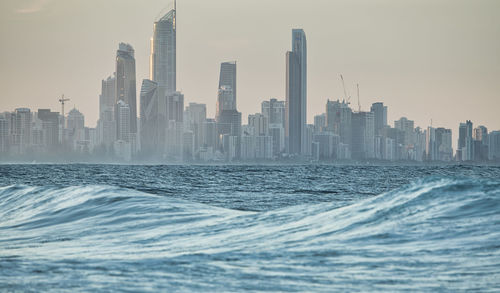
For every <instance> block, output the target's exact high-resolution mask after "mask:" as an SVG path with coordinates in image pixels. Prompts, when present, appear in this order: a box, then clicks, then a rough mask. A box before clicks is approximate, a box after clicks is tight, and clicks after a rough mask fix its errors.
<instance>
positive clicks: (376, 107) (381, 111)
mask: <svg viewBox="0 0 500 293" xmlns="http://www.w3.org/2000/svg"><path fill="white" fill-rule="evenodd" d="M370 111H371V112H373V116H374V119H375V135H380V133H381V131H382V129H384V127H386V126H387V106H384V103H381V102H378V103H373V104H372V107H371V109H370Z"/></svg>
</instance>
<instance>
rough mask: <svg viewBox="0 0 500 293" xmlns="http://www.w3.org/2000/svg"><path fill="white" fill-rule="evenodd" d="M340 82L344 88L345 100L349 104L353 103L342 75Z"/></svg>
mask: <svg viewBox="0 0 500 293" xmlns="http://www.w3.org/2000/svg"><path fill="white" fill-rule="evenodd" d="M340 80H341V81H342V87H343V88H344V99H345V101H346V102H347V103H349V102H350V101H351V97H350V96H348V95H347V90H346V87H345V82H344V76H343V75H342V74H341V75H340Z"/></svg>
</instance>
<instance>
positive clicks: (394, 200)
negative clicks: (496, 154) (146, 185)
mask: <svg viewBox="0 0 500 293" xmlns="http://www.w3.org/2000/svg"><path fill="white" fill-rule="evenodd" d="M499 211H500V181H495V180H471V179H446V178H430V179H427V180H420V181H416V182H414V183H412V184H410V185H407V186H405V187H403V188H399V189H396V190H393V191H391V192H387V193H384V194H381V195H379V196H375V197H372V198H368V199H365V200H361V201H358V202H357V203H354V204H350V205H346V206H341V207H339V205H338V203H333V202H332V203H326V204H325V203H323V204H306V205H299V206H293V207H288V208H283V209H278V210H272V211H268V212H245V211H236V210H230V209H223V208H217V207H213V206H209V205H204V204H199V203H193V202H188V201H184V200H179V199H175V198H168V197H164V196H161V195H152V194H147V193H143V192H139V191H135V190H129V189H123V188H117V187H110V186H74V187H68V188H57V187H30V186H21V185H14V186H8V187H3V188H0V219H2V220H1V221H0V283H1V284H5V285H4V289H8V290H16V289H26V284H32V285H33V286H34V287H33V288H36V289H39V290H44V289H53V288H58V289H68V288H75V287H77V288H78V287H82V288H89V289H92V288H95V289H99V290H116V289H123V288H128V289H130V290H133V291H134V290H139V291H143V290H146V291H147V290H150V291H157V290H161V289H172V288H177V289H178V290H180V291H242V290H257V291H259V290H264V291H331V290H345V289H346V288H349V291H385V290H397V291H402V290H408V289H415V288H419V290H421V291H437V290H443V289H446V290H452V291H457V290H458V291H460V290H480V291H490V290H492V291H495V290H497V289H500V282H499V281H498V280H500V245H499V244H498V239H500V229H499V223H500V213H499ZM19 278H22V279H23V282H22V283H20V282H18V281H16V280H19ZM148 288H149V289H148Z"/></svg>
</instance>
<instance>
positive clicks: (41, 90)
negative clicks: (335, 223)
mask: <svg viewBox="0 0 500 293" xmlns="http://www.w3.org/2000/svg"><path fill="white" fill-rule="evenodd" d="M90 2H91V1H90ZM112 2H113V1H110V2H107V3H103V4H101V3H100V6H102V9H103V11H101V13H97V14H96V15H95V16H93V18H95V19H93V21H95V24H94V23H92V24H89V25H88V28H86V31H82V30H81V29H79V30H76V32H74V33H72V36H71V38H69V39H67V40H66V41H65V42H66V43H64V45H65V46H64V47H65V48H68V51H70V50H69V49H71V48H73V47H75V46H76V47H78V46H81V43H82V42H83V41H88V40H89V38H91V39H92V38H94V39H95V40H102V38H106V41H103V42H97V44H98V45H96V42H93V43H92V44H93V46H95V48H90V50H87V51H85V52H84V51H75V52H72V53H71V54H70V55H68V54H67V53H66V52H62V53H61V54H60V55H58V57H59V58H58V62H55V63H54V60H55V59H53V58H52V59H51V58H50V57H51V56H52V54H56V53H57V51H58V48H56V47H53V46H55V45H57V44H60V43H59V41H57V42H50V40H53V38H55V37H60V36H61V33H64V32H65V31H66V30H67V29H68V28H71V27H72V26H73V25H72V24H71V23H69V22H68V23H67V24H66V26H68V28H67V29H65V28H61V29H58V28H56V27H53V26H52V25H51V24H52V23H54V24H56V23H57V24H58V21H59V20H57V19H53V18H50V17H49V16H51V15H52V16H54V15H58V14H60V13H63V12H65V9H69V8H68V7H66V6H65V5H63V4H62V3H60V2H59V1H48V2H47V3H46V4H45V5H42V6H40V7H39V9H38V10H37V9H31V10H29V9H28V10H29V11H28V10H26V9H24V10H23V7H24V6H29V5H30V3H29V1H24V2H23V1H16V2H15V3H14V2H12V3H9V2H7V3H2V5H5V6H4V7H5V9H2V11H3V12H2V14H5V17H2V18H3V19H4V21H5V25H4V26H2V27H3V28H4V30H2V37H4V39H6V40H7V42H6V44H7V45H6V47H4V48H3V49H2V50H5V53H7V54H2V55H3V56H4V57H2V58H4V59H3V61H4V64H5V65H6V66H2V68H3V69H4V71H3V72H2V77H4V78H2V79H3V80H4V81H5V82H6V86H5V95H6V96H7V98H3V99H1V102H0V109H2V110H3V111H12V110H14V108H17V107H24V106H26V105H30V106H31V105H33V108H51V109H53V110H54V109H59V105H58V103H57V98H58V97H59V96H60V94H61V93H65V94H66V95H67V96H69V97H70V98H71V101H70V102H69V103H68V104H67V109H71V108H73V105H76V107H77V108H78V109H79V110H80V111H82V113H84V114H85V116H86V117H87V121H89V125H90V126H95V123H96V122H95V121H97V118H98V115H99V113H98V111H96V110H95V109H97V101H96V99H95V98H94V97H96V96H98V94H99V86H100V81H101V79H105V77H106V76H109V74H110V72H111V70H112V69H111V68H113V67H114V66H113V64H112V63H111V62H112V61H110V58H109V56H113V55H114V54H115V52H116V46H117V44H118V43H120V42H127V43H130V44H131V45H132V46H134V48H135V49H136V58H137V83H138V85H137V88H138V89H139V88H140V83H141V81H142V79H144V78H147V77H148V72H149V66H148V65H149V64H148V63H149V53H150V46H149V45H150V44H149V38H150V37H151V22H152V21H153V20H156V19H157V17H158V11H159V10H160V9H161V7H162V5H164V2H163V1H158V2H152V3H151V5H148V7H143V8H141V10H140V11H145V13H144V14H142V13H140V14H139V17H134V18H130V19H129V20H127V22H126V23H122V24H121V25H118V24H117V25H110V23H109V19H113V18H116V17H122V16H123V17H124V16H127V15H130V13H131V11H130V10H131V9H132V8H134V7H136V6H137V5H138V4H134V3H133V2H129V1H124V2H120V3H123V4H122V5H121V6H120V5H119V6H117V8H116V9H115V10H112V11H111V10H110V9H109V8H110V6H111V4H112ZM160 2H161V3H160ZM226 2H227V1H219V2H214V3H212V4H211V5H207V4H205V3H204V2H199V3H198V2H196V3H195V2H194V1H182V2H180V3H178V6H179V7H180V10H179V19H180V24H182V25H181V26H180V29H179V30H180V32H181V33H180V34H179V38H178V48H177V50H178V51H179V52H181V53H180V54H178V55H179V58H178V62H177V63H178V68H179V70H178V72H179V73H178V75H177V77H178V79H179V82H178V84H179V85H178V89H179V90H182V92H183V93H184V94H185V96H186V101H189V102H197V103H205V104H207V115H208V116H210V117H213V116H214V113H215V102H214V97H216V95H217V88H216V86H214V84H216V81H217V75H218V72H217V71H218V69H219V68H218V67H219V64H220V62H223V61H225V60H237V62H238V64H239V74H238V83H239V90H238V96H239V98H238V101H239V102H238V103H239V104H238V105H239V109H240V111H242V112H243V117H246V116H247V115H248V114H252V113H255V112H257V111H258V107H259V103H260V102H261V101H264V100H268V99H270V98H277V99H279V100H282V99H284V98H285V69H284V66H283V65H284V63H285V61H284V58H283V54H284V53H283V52H284V51H286V50H289V49H290V48H289V40H287V39H288V38H287V37H288V35H289V30H290V29H292V28H293V27H302V28H303V29H304V30H305V31H306V32H307V35H308V41H309V42H308V47H309V48H308V49H309V53H310V54H309V60H308V63H309V65H310V66H309V71H308V74H309V79H308V112H307V116H308V123H312V122H313V121H312V119H313V117H314V115H316V114H317V113H320V110H321V109H323V107H324V105H323V104H324V100H326V99H331V100H336V99H339V98H342V96H343V90H342V86H341V84H340V81H339V80H338V74H344V76H345V78H346V84H347V86H348V90H349V92H350V94H351V96H355V95H354V92H355V88H354V85H355V84H356V83H359V84H360V87H361V104H362V106H363V107H362V108H363V110H365V111H366V110H369V106H370V105H371V103H373V102H377V101H383V102H384V103H385V104H386V105H388V106H389V107H390V109H391V110H390V111H389V113H388V121H389V123H391V124H392V121H395V120H398V119H399V118H400V117H408V118H409V119H413V120H415V124H416V125H419V126H421V127H426V125H429V124H430V121H431V119H432V120H433V122H434V124H435V125H442V126H445V127H447V128H451V129H453V133H454V138H453V140H454V141H456V139H457V137H456V133H458V127H457V126H456V125H457V123H456V122H457V121H461V120H464V119H471V120H473V121H476V123H478V124H484V125H489V126H490V127H492V128H500V121H499V120H500V118H498V115H496V113H495V110H494V109H495V108H498V107H496V105H497V104H498V103H500V102H499V100H500V99H498V98H497V97H498V92H500V89H499V87H500V86H499V85H498V82H495V81H497V80H498V77H499V76H500V72H498V71H499V70H498V68H500V66H498V64H499V62H500V60H499V58H498V54H497V53H496V52H498V48H500V44H499V41H498V40H497V38H494V37H491V36H493V35H495V33H496V32H498V30H499V27H500V25H498V22H499V21H498V20H497V19H495V18H494V17H493V16H494V15H493V14H492V12H493V11H494V10H495V9H494V8H495V7H497V6H498V4H497V3H496V2H491V1H481V2H479V4H475V5H472V4H468V3H467V2H460V1H453V5H452V6H450V5H451V4H450V3H451V2H449V3H448V5H446V4H447V2H446V1H444V2H442V3H441V4H432V3H431V2H428V1H423V2H422V1H420V2H419V3H416V2H410V3H408V5H409V6H408V5H406V6H405V7H400V6H398V5H397V4H396V2H393V1H384V2H380V3H379V4H383V5H381V6H382V7H383V8H385V9H386V10H388V11H392V12H400V15H405V16H408V17H409V19H408V21H407V22H404V23H403V27H404V28H405V29H407V30H408V32H412V33H413V39H412V40H410V39H409V37H408V36H407V35H404V34H401V31H400V29H398V28H397V27H394V26H392V24H393V22H395V21H396V20H398V19H399V17H400V16H399V17H396V16H391V15H389V18H388V19H386V20H381V18H380V16H382V15H383V13H382V11H381V8H380V7H378V8H377V7H373V8H374V9H373V11H372V12H373V13H372V14H370V15H366V13H367V11H366V10H367V8H370V7H372V6H376V5H374V4H366V3H364V5H362V6H361V8H362V9H359V10H360V11H359V14H360V16H359V17H358V18H355V20H356V21H352V23H351V22H345V23H344V24H343V25H342V26H338V25H335V24H338V23H335V22H333V23H332V20H331V19H332V18H334V17H331V16H327V15H326V14H327V13H325V12H326V11H328V12H329V13H330V14H332V15H333V16H335V15H336V13H339V12H338V10H343V11H350V10H351V9H353V8H354V7H353V5H350V4H349V3H346V2H345V1H335V2H330V1H328V2H325V1H316V2H315V5H310V6H303V5H299V4H298V3H297V2H295V1H288V2H287V3H288V4H289V5H288V6H284V5H281V4H283V2H281V1H269V3H267V2H266V3H265V4H264V3H263V2H262V1H261V2H259V1H256V2H252V3H248V2H238V1H236V2H238V3H232V2H227V3H226ZM154 3H157V4H158V5H157V6H155V5H153V4H154ZM162 3H163V4H162ZM195 4H196V5H195ZM362 4H363V2H362ZM23 5H24V6H23ZM76 5H77V6H78V7H79V6H83V7H79V8H81V9H80V10H70V11H67V12H68V15H64V17H63V19H65V17H67V16H68V17H69V16H72V17H75V18H76V19H75V20H78V19H80V18H82V17H83V16H84V15H83V14H84V12H85V11H87V10H86V9H90V7H89V5H85V4H82V3H77V4H76ZM259 5H260V6H259ZM21 6H23V7H21ZM195 6H197V7H199V8H203V9H205V8H206V9H208V10H206V11H205V12H207V13H204V14H211V13H213V14H212V16H213V17H217V15H219V14H218V13H222V12H220V11H217V9H220V8H221V7H222V6H224V7H226V8H225V9H226V10H225V11H232V12H233V14H234V15H238V13H242V9H243V8H244V9H247V10H248V9H249V10H250V11H255V10H256V9H257V8H258V7H265V8H266V9H265V10H258V11H255V13H261V14H257V15H259V16H261V17H259V24H258V26H257V27H261V26H266V27H267V29H266V30H264V31H263V30H259V34H260V36H259V39H261V40H259V39H256V33H255V32H254V31H251V30H250V29H249V28H248V27H247V26H248V20H249V18H248V17H249V15H247V14H245V17H244V18H242V19H241V20H239V21H230V20H231V19H232V18H231V17H229V19H227V23H226V22H225V21H224V18H220V19H222V20H218V23H215V22H214V21H213V20H209V21H208V22H206V21H207V19H206V18H205V16H203V15H204V14H203V15H201V16H200V15H198V13H197V12H196V11H194V10H193V9H194V7H195ZM24 8H25V7H24ZM35 8H36V7H35ZM278 8H280V9H282V11H283V12H287V13H288V14H287V13H285V14H286V15H287V17H281V16H280V17H276V18H275V19H272V18H271V17H270V14H272V13H273V12H276V11H277V10H276V9H278ZM299 8H300V9H299ZM334 8H335V9H334ZM356 8H357V6H356ZM427 8H432V9H433V11H435V13H434V14H431V15H426V17H427V18H426V22H425V23H423V22H422V21H421V20H420V19H419V16H421V15H423V13H424V11H426V10H425V9H427ZM398 9H399V10H402V11H399V10H398ZM411 9H413V10H414V12H411V13H410V12H409V10H411ZM444 9H448V10H450V13H447V14H446V17H444V18H443V17H437V16H438V15H439V14H440V13H444ZM320 10H325V12H322V11H320ZM104 12H106V13H107V14H106V17H105V19H108V20H106V22H105V24H104V25H103V23H102V21H103V15H102V14H104ZM208 12H210V13H208ZM299 12H302V14H303V16H302V17H299V15H300V13H299ZM313 12H314V13H316V14H317V17H315V19H311V18H312V13H313ZM381 13H382V14H381ZM401 13H402V14H401ZM253 15H255V14H253ZM280 15H281V14H280ZM195 16H196V17H195ZM337 16H338V15H337ZM362 16H363V17H362ZM441 16H443V15H441ZM226 17H227V16H226ZM363 18H366V19H363ZM337 19H338V20H337V21H340V20H342V17H341V16H338V17H337ZM319 20H321V21H323V22H324V23H325V25H323V26H322V27H321V26H320V29H318V22H319ZM367 20H370V21H372V23H371V24H370V26H371V27H373V28H370V26H368V24H367V23H365V21H367ZM37 21H39V22H41V25H39V26H37V27H36V28H33V27H32V26H30V29H31V30H33V31H35V32H39V33H41V36H44V37H46V38H47V40H48V41H49V42H46V44H40V42H38V43H39V44H38V46H39V48H38V51H37V52H38V54H37V57H38V59H36V60H37V61H36V62H37V64H40V65H43V64H44V62H45V61H44V60H45V59H47V60H48V61H50V60H52V62H53V63H54V66H55V68H61V67H63V68H62V69H61V70H60V72H57V70H55V69H54V70H51V71H49V72H46V73H44V74H40V73H38V71H39V70H41V69H40V68H35V70H34V72H26V71H24V70H23V68H25V66H24V63H25V62H28V61H30V62H32V61H33V59H32V58H33V56H30V55H29V54H26V55H23V58H25V59H26V60H25V61H23V60H19V62H18V63H17V64H16V66H15V67H13V66H12V63H11V62H12V61H10V60H7V59H5V58H6V56H8V55H9V54H8V53H11V54H12V52H11V51H9V50H12V49H13V48H15V49H17V50H18V51H19V54H22V53H23V52H25V53H29V51H26V50H27V48H28V46H30V45H31V44H33V42H35V41H37V39H40V37H38V38H37V37H35V36H33V35H32V34H33V32H28V31H25V30H26V29H27V28H26V27H25V26H26V24H25V23H30V22H31V23H32V22H37ZM459 21H460V22H459ZM86 22H88V21H84V22H83V23H84V24H86ZM203 22H205V23H207V25H205V26H201V27H200V26H199V25H198V24H200V23H203ZM224 23H225V24H226V25H224ZM228 23H231V26H233V27H235V28H233V29H230V28H228V27H227V24H228ZM13 24H16V25H17V28H18V29H19V31H20V34H21V35H23V36H24V37H25V39H23V40H22V41H21V42H19V41H17V42H16V41H14V40H17V39H16V38H17V37H13V36H10V35H9V34H6V31H5V29H9V28H10V27H11V26H12V25H13ZM98 24H101V25H102V29H100V30H98V29H97V27H99V26H98ZM106 24H107V25H106ZM270 24H272V25H270ZM327 24H332V25H330V26H328V25H327ZM58 25H59V24H58ZM417 25H418V26H419V27H420V28H417V27H416V26H417ZM23 27H24V29H23ZM143 28H146V29H143ZM237 28H239V29H240V30H239V31H238V32H236V29H237ZM124 30H128V31H127V32H125V31H124ZM353 30H354V31H356V32H357V34H356V37H355V38H353V36H352V34H351V31H353ZM363 30H365V31H367V32H368V33H369V32H371V33H374V32H376V33H377V34H376V36H369V34H368V33H364V32H363ZM207 31H213V32H216V35H215V37H213V38H212V39H213V40H210V41H209V42H205V46H204V47H197V48H203V50H201V52H202V53H198V55H202V56H197V55H196V54H193V48H194V47H196V46H197V44H198V40H199V41H206V37H203V33H205V34H206V32H207ZM143 32H144V33H143ZM496 35H498V34H496ZM75 36H77V38H76V39H75ZM8 40H12V42H9V41H8ZM71 40H73V41H71ZM238 40H239V41H238ZM367 41H370V42H369V43H367ZM263 42H264V43H265V44H266V50H265V51H262V50H263V47H262V46H263ZM387 42H389V43H390V44H392V46H387V45H386V43H387ZM101 43H102V44H101ZM108 43H112V44H111V45H112V46H110V45H108ZM369 44H370V46H367V45H369ZM424 44H427V45H424ZM429 44H432V47H431V46H429ZM31 46H32V45H31ZM381 46H382V47H383V48H384V52H386V53H385V54H382V53H383V52H381V48H382V47H381ZM61 47H62V46H61ZM107 47H112V49H106V48H107ZM368 48H369V49H368ZM409 48H412V50H408V49H409ZM50 49H55V51H54V52H49V51H50ZM59 50H60V49H59ZM349 50H351V51H353V50H354V52H355V53H356V54H355V55H356V56H354V57H353V56H352V55H353V54H352V53H349V54H346V52H348V51H349ZM198 51H200V50H198ZM251 51H254V52H257V53H258V54H257V56H258V57H259V59H255V55H256V54H255V53H253V55H252V52H251ZM44 52H45V55H44V56H43V58H40V57H39V56H40V54H42V53H44ZM79 52H82V54H83V57H86V56H91V57H93V58H94V59H92V60H96V62H95V63H93V62H88V61H86V62H85V63H88V64H89V67H82V68H81V69H77V70H75V71H74V73H73V74H78V79H77V80H78V83H77V84H75V81H73V80H72V79H71V80H67V82H61V81H60V80H59V79H61V78H62V79H63V80H64V76H68V73H67V72H66V73H65V72H64V71H65V70H63V69H66V71H67V70H68V69H69V68H71V67H68V65H67V64H65V61H64V60H65V58H69V56H72V57H71V58H73V57H74V55H75V54H79ZM325 52H327V53H328V54H326V55H325ZM395 53H397V54H396V55H394V54H395ZM410 53H411V54H410ZM252 56H253V57H252ZM201 57H203V60H202V59H200V58H201ZM438 57H439V58H438ZM83 59H85V58H83ZM412 59H413V60H412ZM72 60H73V59H72ZM186 60H192V62H189V63H188V62H187V61H186ZM249 61H251V62H249ZM417 61H418V62H417ZM59 63H61V64H59ZM190 63H193V64H190ZM253 63H255V64H253ZM263 63H265V64H267V66H265V67H263ZM259 66H260V68H266V70H264V71H261V72H259V71H256V68H257V67H259ZM39 67H42V69H43V68H47V66H39ZM5 69H8V72H7V71H5ZM71 69H73V68H71ZM17 71H19V72H22V73H23V75H22V76H23V79H22V80H24V81H27V82H30V84H32V86H31V87H25V88H20V87H19V86H16V85H18V83H19V76H21V75H19V74H10V73H11V72H12V73H16V72H17ZM95 71H99V72H100V73H99V76H93V74H90V73H91V72H95ZM208 72H211V73H210V74H208ZM453 72H455V73H453ZM35 75H36V77H35ZM40 76H42V77H43V79H42V80H40ZM437 76H440V77H439V78H437ZM49 80H50V84H49V83H48V81H49ZM56 80H58V82H56ZM193 84H194V85H193ZM55 85H57V86H55ZM256 85H258V86H256ZM353 98H354V100H355V97H353ZM431 101H432V103H433V107H429V106H428V105H427V104H426V103H430V102H431ZM446 107H449V108H453V112H454V114H452V113H449V112H450V111H443V109H446ZM137 111H139V109H137Z"/></svg>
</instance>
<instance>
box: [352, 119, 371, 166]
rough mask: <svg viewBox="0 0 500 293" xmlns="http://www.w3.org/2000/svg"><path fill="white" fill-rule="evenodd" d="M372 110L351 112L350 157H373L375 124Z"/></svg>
mask: <svg viewBox="0 0 500 293" xmlns="http://www.w3.org/2000/svg"><path fill="white" fill-rule="evenodd" d="M374 122H375V121H374V117H373V113H372V112H357V113H353V114H352V148H351V151H352V158H353V159H358V160H359V159H372V158H374V157H375V124H374Z"/></svg>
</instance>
